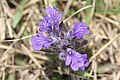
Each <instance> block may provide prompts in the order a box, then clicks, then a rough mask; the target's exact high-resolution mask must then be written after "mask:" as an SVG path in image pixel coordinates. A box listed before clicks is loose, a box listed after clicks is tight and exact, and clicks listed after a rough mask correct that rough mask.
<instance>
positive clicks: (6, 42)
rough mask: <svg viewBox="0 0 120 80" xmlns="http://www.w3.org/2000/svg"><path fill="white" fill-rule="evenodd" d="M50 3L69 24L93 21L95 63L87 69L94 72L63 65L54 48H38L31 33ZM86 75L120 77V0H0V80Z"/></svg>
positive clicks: (68, 79) (95, 79)
mask: <svg viewBox="0 0 120 80" xmlns="http://www.w3.org/2000/svg"><path fill="white" fill-rule="evenodd" d="M47 6H55V7H58V8H59V9H60V11H61V12H63V13H64V18H63V22H64V23H66V24H67V25H68V27H69V28H71V27H72V26H73V24H74V23H75V22H81V21H82V22H85V23H87V24H88V25H89V29H90V31H91V33H90V35H89V36H87V37H86V39H88V40H89V45H88V47H87V49H86V51H85V52H86V53H87V54H88V55H90V56H89V59H90V60H91V64H90V65H89V67H88V69H86V70H87V72H86V73H85V74H82V75H84V76H89V77H81V75H79V74H76V73H74V72H69V69H66V68H64V67H65V66H61V65H58V63H59V60H58V57H57V58H56V57H54V56H53V55H52V54H51V53H52V51H51V50H48V51H44V50H42V51H34V50H33V48H32V44H31V38H32V36H34V35H36V33H37V31H38V29H39V26H38V23H39V22H40V20H42V19H43V18H44V16H45V8H46V7H47ZM80 74H81V73H80ZM91 75H92V77H91ZM86 78H87V80H120V0H0V80H86Z"/></svg>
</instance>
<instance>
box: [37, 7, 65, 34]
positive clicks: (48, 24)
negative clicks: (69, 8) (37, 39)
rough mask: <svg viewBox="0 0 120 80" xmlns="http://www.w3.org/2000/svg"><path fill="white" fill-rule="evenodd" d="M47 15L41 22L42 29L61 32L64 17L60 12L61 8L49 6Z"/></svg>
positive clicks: (52, 32) (51, 32) (48, 31)
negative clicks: (60, 26) (60, 27)
mask: <svg viewBox="0 0 120 80" xmlns="http://www.w3.org/2000/svg"><path fill="white" fill-rule="evenodd" d="M45 12H46V14H48V16H46V17H45V18H44V20H43V21H41V22H40V23H39V25H40V26H41V27H40V29H39V30H40V31H44V32H47V33H50V34H52V35H55V33H57V34H59V24H60V21H61V19H62V17H63V14H58V12H59V10H58V9H57V8H51V7H48V8H47V9H46V11H45Z"/></svg>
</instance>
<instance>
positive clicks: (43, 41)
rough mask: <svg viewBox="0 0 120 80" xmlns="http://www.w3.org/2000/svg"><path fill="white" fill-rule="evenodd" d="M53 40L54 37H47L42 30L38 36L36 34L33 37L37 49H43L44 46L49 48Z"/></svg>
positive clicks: (34, 46)
mask: <svg viewBox="0 0 120 80" xmlns="http://www.w3.org/2000/svg"><path fill="white" fill-rule="evenodd" d="M51 42H52V39H51V38H50V37H46V36H45V35H43V34H42V33H41V32H39V33H38V36H34V37H33V38H32V44H33V48H34V49H35V50H41V49H42V47H44V48H49V47H50V44H51Z"/></svg>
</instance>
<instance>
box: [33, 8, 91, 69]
mask: <svg viewBox="0 0 120 80" xmlns="http://www.w3.org/2000/svg"><path fill="white" fill-rule="evenodd" d="M45 12H46V14H47V16H45V17H44V20H42V21H40V23H39V25H40V28H39V32H38V36H34V37H33V38H32V44H33V48H34V49H35V50H41V49H42V48H53V50H54V51H56V52H57V53H59V52H60V53H59V58H60V59H62V60H64V61H65V65H66V66H70V67H71V69H72V70H74V71H77V70H79V69H81V70H85V67H87V66H88V65H89V60H88V59H87V54H80V53H78V52H76V51H75V49H76V47H78V48H79V47H80V45H79V44H81V41H82V37H83V35H85V34H89V32H90V31H89V30H88V29H87V28H88V26H87V25H86V24H85V23H82V22H81V23H76V24H75V25H74V27H73V28H72V29H71V30H70V31H68V29H67V28H66V25H65V24H64V23H63V21H61V19H62V17H63V14H59V10H58V9H57V8H51V7H48V8H47V9H46V11H45ZM42 32H45V33H47V36H45V35H44V34H43V33H42ZM82 46H83V45H82ZM73 49H74V50H73Z"/></svg>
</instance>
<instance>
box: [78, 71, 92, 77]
mask: <svg viewBox="0 0 120 80" xmlns="http://www.w3.org/2000/svg"><path fill="white" fill-rule="evenodd" d="M76 74H79V75H80V76H84V77H93V76H92V75H91V74H90V73H88V72H86V71H82V70H79V71H77V72H76Z"/></svg>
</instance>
